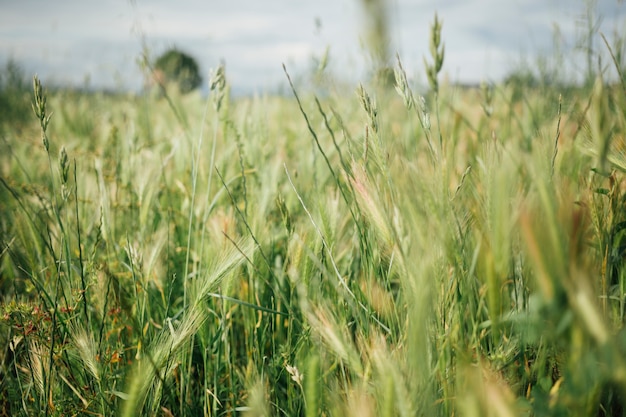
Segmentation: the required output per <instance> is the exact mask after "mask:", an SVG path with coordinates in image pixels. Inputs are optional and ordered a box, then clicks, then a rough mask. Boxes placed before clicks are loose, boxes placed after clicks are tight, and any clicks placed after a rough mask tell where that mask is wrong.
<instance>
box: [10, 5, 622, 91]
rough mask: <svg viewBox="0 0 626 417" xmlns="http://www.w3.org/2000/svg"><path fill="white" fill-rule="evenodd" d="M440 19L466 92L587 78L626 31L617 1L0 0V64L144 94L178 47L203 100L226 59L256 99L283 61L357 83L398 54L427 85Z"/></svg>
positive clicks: (452, 77) (303, 72)
mask: <svg viewBox="0 0 626 417" xmlns="http://www.w3.org/2000/svg"><path fill="white" fill-rule="evenodd" d="M435 12H437V13H438V15H439V18H440V19H441V20H442V21H443V31H442V38H443V41H444V43H445V63H444V68H443V74H444V77H445V78H447V79H448V80H449V81H450V82H455V83H462V84H477V83H479V82H480V81H482V80H485V81H491V82H498V81H502V80H504V79H506V77H509V76H511V75H512V74H514V73H519V72H520V71H526V72H528V73H530V74H532V76H538V77H550V73H551V72H553V73H554V72H557V71H558V73H559V79H565V78H567V79H569V80H577V81H580V80H584V79H585V77H586V74H588V73H590V70H591V68H590V66H593V67H594V69H598V66H603V65H604V66H607V67H609V65H608V64H610V57H609V55H608V54H607V53H606V47H605V46H604V45H603V43H602V41H601V38H600V37H599V36H590V35H598V34H599V33H603V34H604V35H605V36H606V37H607V39H608V40H609V41H610V42H611V43H612V44H614V45H618V46H620V48H621V46H623V42H622V43H614V41H616V40H619V39H618V35H617V32H618V30H619V29H620V28H622V27H624V23H625V22H626V7H625V5H624V4H623V1H619V0H596V1H577V0H507V1H501V0H439V1H437V0H389V1H384V0H316V1H304V0H262V1H260V0H233V1H228V2H226V1H204V0H179V1H176V2H174V1H171V0H169V1H168V0H150V1H148V0H134V1H130V0H100V1H98V2H85V1H63V0H59V1H55V2H49V1H43V0H22V1H13V0H0V65H2V67H3V68H5V67H6V66H7V65H8V64H9V63H11V64H12V65H15V64H17V65H18V66H19V68H20V69H21V70H23V72H24V73H25V74H26V75H28V76H29V77H30V76H31V75H32V74H34V73H37V74H39V76H40V77H41V78H42V79H43V80H44V82H45V83H47V84H48V85H56V86H59V87H73V88H81V89H107V90H122V91H140V90H141V89H142V88H143V86H144V85H145V76H146V70H145V67H144V68H143V70H142V63H145V62H149V61H146V60H145V58H148V60H154V59H156V58H157V57H158V56H159V55H160V54H163V53H164V51H166V50H168V49H170V48H177V49H179V50H181V51H184V52H186V53H187V54H189V55H190V56H192V57H194V58H195V59H196V60H197V62H198V64H199V67H200V73H201V74H202V76H203V78H204V80H205V82H204V83H203V84H202V88H203V90H204V91H206V90H207V86H206V80H207V79H208V77H207V75H208V73H209V70H210V69H211V68H214V67H216V66H217V65H219V63H220V62H224V63H225V65H226V73H227V76H228V78H229V82H230V83H231V85H232V86H233V91H234V92H235V93H239V94H252V93H260V92H280V91H282V89H284V87H285V84H286V79H285V76H284V74H283V71H282V67H281V64H282V63H285V64H286V65H287V67H288V68H289V70H290V73H292V74H297V75H298V76H299V77H300V79H306V78H307V77H308V76H311V77H313V76H316V74H317V75H319V73H320V72H324V74H325V76H326V77H332V78H333V79H335V80H341V81H345V82H347V83H352V84H354V83H356V82H359V81H361V80H364V79H367V77H369V76H371V74H372V72H375V71H376V69H377V68H380V67H384V66H386V65H393V64H394V61H395V55H396V53H398V54H399V56H400V57H401V59H402V62H403V65H404V67H405V68H406V69H407V72H408V74H409V76H410V77H411V78H412V79H413V81H414V82H416V83H424V82H425V81H426V80H425V75H423V74H424V70H423V67H424V64H423V57H424V56H427V57H428V56H429V52H428V47H429V27H430V22H432V21H433V17H434V14H435ZM620 48H618V49H620ZM621 56H622V54H620V55H619V57H620V59H621ZM601 57H602V58H601ZM610 67H612V65H611V66H610ZM607 71H609V72H610V71H612V69H608V70H607Z"/></svg>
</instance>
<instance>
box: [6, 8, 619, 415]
mask: <svg viewBox="0 0 626 417" xmlns="http://www.w3.org/2000/svg"><path fill="white" fill-rule="evenodd" d="M441 37H442V25H441V21H439V20H438V19H436V20H435V23H434V25H433V27H432V39H431V53H432V62H433V63H432V64H428V63H427V67H428V68H429V69H428V79H429V82H430V90H429V91H428V92H427V93H425V94H424V96H421V95H420V93H419V92H418V91H416V90H415V88H414V86H412V85H411V84H410V83H409V81H408V79H407V76H406V73H405V71H404V69H403V67H402V63H401V62H400V61H399V60H398V62H397V65H396V69H395V78H396V91H387V90H383V89H380V88H379V87H377V86H373V87H370V86H368V85H360V86H359V87H358V88H357V89H356V92H355V93H354V94H353V95H352V96H349V97H346V96H345V95H343V94H340V93H337V94H336V95H333V94H331V95H329V96H328V97H325V98H324V99H320V98H317V97H314V96H311V95H309V94H307V93H306V92H304V91H300V90H299V88H298V86H297V85H294V84H293V83H292V80H291V77H290V76H289V74H288V73H287V79H288V82H289V83H290V85H291V88H292V92H293V95H294V98H293V99H286V98H280V97H257V98H242V99H238V100H233V101H231V100H230V99H229V97H228V84H227V82H226V74H225V73H224V71H223V68H221V69H220V70H219V71H217V72H216V73H215V75H214V78H213V79H212V83H211V96H210V97H209V98H208V99H207V101H204V99H202V98H201V97H200V96H194V95H188V96H181V95H179V94H177V93H176V92H167V91H166V92H165V93H166V98H164V99H162V100H159V99H155V98H149V97H132V96H131V97H115V96H103V95H97V94H85V95H79V94H76V93H70V92H63V91H58V92H55V93H53V94H49V93H47V92H46V91H45V89H44V87H43V86H42V85H41V83H40V82H39V80H38V79H37V78H35V83H34V89H33V93H34V95H33V109H34V115H35V118H34V119H33V123H32V127H30V128H24V127H22V126H20V128H19V129H15V130H11V126H10V125H7V126H8V127H6V128H5V130H4V132H6V133H3V135H4V136H3V137H2V145H1V146H2V152H0V160H1V162H2V163H1V165H0V173H1V176H0V184H1V185H2V186H1V187H0V208H1V210H2V214H3V215H2V216H1V218H0V236H1V237H2V248H1V250H0V287H1V288H2V317H1V321H0V326H2V332H1V333H0V342H1V344H2V355H1V357H2V366H1V368H0V375H1V382H0V408H1V409H4V410H7V412H8V414H9V415H16V416H17V415H46V416H47V415H93V414H96V415H116V414H117V415H122V416H131V415H164V416H171V415H180V416H185V415H194V416H195V415H214V416H223V415H238V414H245V415H249V416H264V415H288V416H292V415H305V416H307V417H310V416H318V415H319V416H322V415H341V416H344V415H345V416H367V415H371V416H378V415H381V416H396V415H399V416H415V415H425V416H431V415H442V416H443V415H465V416H484V415H489V416H491V415H494V416H513V415H585V416H590V415H616V414H622V413H623V411H624V400H623V399H624V398H626V397H625V395H626V361H625V360H624V353H625V349H626V339H625V337H624V330H623V323H624V314H625V305H626V302H625V300H626V298H625V295H626V280H625V273H624V268H623V262H624V242H623V241H622V239H623V236H624V230H625V229H626V228H625V227H624V225H625V224H626V223H625V222H626V214H625V213H626V212H625V211H624V209H623V205H624V202H625V201H626V197H625V192H626V188H625V187H624V180H625V178H624V173H625V171H626V159H625V157H624V146H625V144H624V127H625V124H626V117H624V114H623V112H622V111H621V110H620V109H622V108H624V106H625V105H626V97H625V95H624V92H623V91H621V90H619V89H616V88H614V87H612V86H611V85H609V84H608V83H607V82H605V81H603V79H602V78H601V77H598V79H597V80H596V83H595V86H594V87H593V88H592V89H584V88H579V89H575V88H569V89H564V90H563V91H549V94H548V93H547V92H546V91H545V90H542V91H539V90H535V89H532V88H530V87H527V88H525V89H523V96H520V91H521V90H520V86H519V85H514V84H508V85H484V86H483V88H482V89H469V90H461V91H459V90H458V87H455V86H453V85H448V84H446V83H445V82H441V81H440V80H439V79H438V78H439V71H440V70H441V67H442V65H443V60H444V54H443V43H442V41H441ZM616 62H617V61H616ZM618 70H621V69H619V68H618ZM185 121H187V122H185ZM194 121H195V122H194ZM207 132H209V133H207Z"/></svg>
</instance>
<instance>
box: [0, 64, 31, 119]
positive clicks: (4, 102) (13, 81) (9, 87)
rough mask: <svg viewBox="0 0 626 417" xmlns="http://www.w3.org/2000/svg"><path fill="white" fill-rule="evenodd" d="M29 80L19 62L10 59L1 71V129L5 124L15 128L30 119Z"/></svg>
mask: <svg viewBox="0 0 626 417" xmlns="http://www.w3.org/2000/svg"><path fill="white" fill-rule="evenodd" d="M29 107H30V96H29V90H28V81H27V79H26V77H25V76H24V71H23V70H22V68H21V67H20V66H19V64H18V63H17V62H15V61H13V60H9V61H8V62H7V63H6V66H5V67H4V68H3V69H2V71H1V72H0V131H1V130H2V129H4V128H5V127H6V126H5V125H10V126H11V127H12V128H13V129H15V128H17V127H20V126H23V125H24V123H25V122H26V121H27V120H30V115H29V113H28V110H29Z"/></svg>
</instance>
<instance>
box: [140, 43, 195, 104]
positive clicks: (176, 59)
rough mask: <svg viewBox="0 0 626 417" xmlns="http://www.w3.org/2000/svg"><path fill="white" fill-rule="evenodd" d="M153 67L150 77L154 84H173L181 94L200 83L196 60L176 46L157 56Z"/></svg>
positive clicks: (193, 88) (191, 89)
mask: <svg viewBox="0 0 626 417" xmlns="http://www.w3.org/2000/svg"><path fill="white" fill-rule="evenodd" d="M153 68H154V69H153V71H152V78H153V81H154V82H155V83H156V84H158V85H161V86H165V85H167V84H170V83H171V84H175V85H177V86H178V90H179V91H180V92H181V93H182V94H186V93H189V92H191V91H193V90H195V89H196V88H198V87H199V86H200V84H202V77H201V76H200V70H199V67H198V63H197V62H196V60H195V59H194V58H193V57H192V56H191V55H188V54H186V53H184V52H182V51H180V50H178V49H177V48H172V49H169V50H167V51H166V52H164V53H163V54H162V55H161V56H159V57H158V58H157V60H156V61H155V63H154V66H153Z"/></svg>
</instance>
